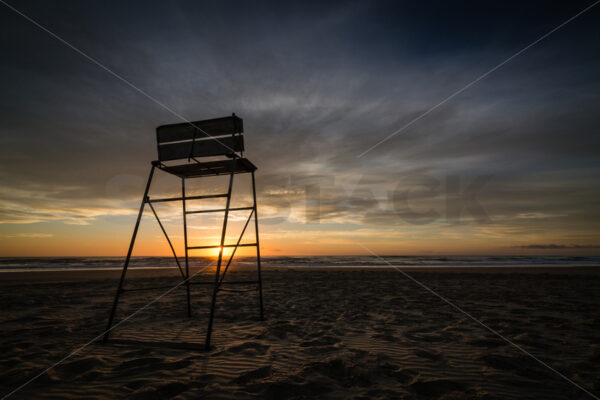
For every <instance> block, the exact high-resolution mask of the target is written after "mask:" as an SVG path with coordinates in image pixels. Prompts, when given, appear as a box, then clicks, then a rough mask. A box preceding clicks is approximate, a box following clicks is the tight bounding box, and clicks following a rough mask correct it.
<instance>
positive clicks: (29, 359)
mask: <svg viewBox="0 0 600 400" xmlns="http://www.w3.org/2000/svg"><path fill="white" fill-rule="evenodd" d="M405 270H406V271H407V272H408V273H409V274H411V275H412V276H414V277H415V278H416V279H418V280H419V281H420V282H422V283H423V284H425V285H427V286H428V287H430V288H432V289H433V290H435V291H436V292H437V293H439V294H440V295H442V296H444V297H445V298H447V299H448V300H450V301H452V302H453V303H454V304H456V305H457V306H459V307H460V308H462V309H464V310H465V311H467V312H468V313H470V314H471V315H473V316H474V317H475V318H477V319H479V320H480V321H482V322H483V323H485V324H486V325H488V326H489V327H491V328H493V329H495V330H497V331H498V332H499V333H500V334H502V335H504V336H505V337H506V338H508V339H509V340H511V341H513V342H514V343H515V344H517V345H519V346H521V347H522V348H523V349H525V350H526V351H528V352H530V353H531V354H533V355H535V356H536V357H538V358H539V359H540V360H542V361H543V362H545V363H547V364H548V365H550V366H551V367H552V368H554V369H556V370H557V371H559V372H561V373H562V374H564V375H565V376H566V377H568V378H569V379H572V380H573V381H574V382H576V383H577V384H579V385H581V386H582V387H584V388H586V389H587V390H589V391H590V392H592V393H595V394H596V395H597V394H599V393H600V379H599V378H600V375H599V372H598V371H599V370H600V316H599V314H598V309H599V308H598V306H599V305H600V269H597V268H594V267H589V268H556V267H555V268H527V269H519V268H472V267H471V268H454V269H423V268H418V269H414V268H413V269H411V268H407V269H405ZM253 274H255V272H254V271H251V272H250V271H248V272H247V271H244V270H240V269H238V270H234V271H232V277H231V279H233V278H240V279H244V278H252V277H253ZM118 275H119V271H58V272H12V273H2V275H1V278H0V279H1V288H2V289H1V292H0V293H1V299H2V313H1V316H2V317H1V326H2V329H1V331H2V335H1V343H0V350H1V351H2V368H1V370H0V395H2V396H4V395H6V394H8V393H9V392H10V391H11V390H13V389H15V388H16V387H18V386H19V385H21V384H22V383H24V382H25V381H27V379H28V378H30V377H32V376H34V375H35V374H37V373H39V372H41V371H42V370H44V369H45V368H47V367H48V366H50V365H52V364H54V363H55V362H57V361H58V360H60V359H61V358H62V357H64V356H65V355H67V354H69V353H70V352H71V351H73V350H74V349H76V348H78V347H79V346H81V345H83V344H85V343H86V342H88V341H89V340H91V339H92V338H94V337H95V336H97V335H99V334H100V333H101V332H102V331H103V330H104V328H105V324H106V319H107V316H108V312H109V307H110V304H111V301H112V298H113V295H114V291H115V288H116V283H117V279H118ZM200 275H201V276H199V277H198V278H199V279H203V278H206V279H207V280H209V279H211V275H210V271H206V272H203V273H201V274H200ZM234 275H235V276H234ZM263 279H264V299H265V316H266V320H265V321H262V322H261V321H258V318H257V317H258V309H257V303H256V297H257V295H256V292H244V293H236V292H233V293H232V292H222V293H219V301H218V309H217V313H216V319H215V330H214V335H213V345H214V347H213V348H212V349H211V350H210V351H208V352H205V351H203V350H202V344H203V340H204V334H205V330H206V321H207V316H208V305H209V290H210V289H209V288H208V287H202V286H200V285H199V286H194V287H193V289H192V294H193V297H192V301H193V317H192V318H188V317H187V316H186V313H185V291H184V290H183V289H176V290H175V291H174V292H172V293H171V294H169V295H167V296H165V297H164V298H162V299H161V300H159V301H158V302H156V303H155V304H153V305H151V306H150V307H148V308H147V309H145V310H144V311H142V312H140V313H139V314H137V315H135V316H134V317H133V318H131V319H130V320H129V321H127V322H126V323H124V324H123V325H121V326H119V327H117V328H116V329H115V331H114V335H113V336H112V338H111V340H110V341H109V342H108V343H107V344H102V343H101V342H96V343H93V344H91V345H89V346H88V347H86V348H85V349H83V350H82V351H81V352H80V353H78V354H76V355H74V356H73V357H71V358H69V359H68V360H66V361H65V362H63V363H61V364H60V365H59V366H57V367H56V368H53V369H51V370H50V371H48V372H47V373H46V374H44V375H43V376H42V377H40V378H39V379H37V380H36V381H35V382H33V383H31V384H29V385H27V386H26V387H24V388H23V389H21V390H20V391H18V392H17V393H15V394H14V395H12V396H11V397H10V398H14V399H64V398H68V399H80V398H81V399H114V398H130V399H168V398H177V399H195V398H210V399H234V398H235V399H237V398H264V399H281V398H297V399H303V398H337V399H345V398H356V399H389V398H405V399H417V398H443V399H506V398H512V399H517V398H518V399H587V398H591V397H590V396H589V395H588V394H586V393H585V392H583V391H582V390H581V389H579V388H577V387H576V386H574V385H573V384H571V383H569V382H567V381H566V380H565V379H563V378H561V377H560V376H559V375H558V374H556V373H555V372H552V371H551V370H549V369H548V368H546V367H544V366H542V365H541V364H540V363H538V362H536V361H535V360H534V359H532V358H531V357H528V356H526V355H525V354H523V353H522V352H520V351H519V350H518V349H516V348H515V347H513V346H511V345H509V344H507V343H506V342H505V341H503V340H501V339H500V338H498V337H497V336H495V335H494V334H492V333H490V332H489V331H487V330H485V329H484V328H483V327H482V326H480V325H478V324H477V323H476V322H474V321H472V320H471V319H469V318H468V317H467V316H465V315H464V314H461V313H460V312H458V311H457V310H455V309H454V308H452V307H451V306H449V305H448V304H446V303H444V302H443V301H442V300H440V299H439V298H438V297H436V296H434V295H432V294H431V293H429V292H428V291H427V290H425V289H423V288H422V287H420V286H419V285H417V284H416V283H414V282H412V281H411V280H409V279H407V278H406V277H405V276H403V275H402V274H401V273H399V272H397V271H395V270H393V269H364V268H363V269H321V270H318V269H310V268H267V269H265V271H264V275H263ZM176 283H177V275H176V271H175V270H166V271H164V270H133V271H131V273H130V274H129V275H128V281H127V287H130V288H133V287H144V286H156V285H175V284H176ZM163 291H164V290H163ZM163 291H154V292H129V293H125V295H124V296H123V302H122V304H121V306H120V308H119V312H118V315H117V318H118V319H119V320H120V319H121V318H123V317H125V316H126V315H129V314H131V313H132V312H134V311H135V310H136V309H138V308H139V307H141V306H142V305H144V304H145V303H147V302H148V301H150V300H151V299H152V298H154V297H156V296H157V295H159V294H160V293H161V292H163Z"/></svg>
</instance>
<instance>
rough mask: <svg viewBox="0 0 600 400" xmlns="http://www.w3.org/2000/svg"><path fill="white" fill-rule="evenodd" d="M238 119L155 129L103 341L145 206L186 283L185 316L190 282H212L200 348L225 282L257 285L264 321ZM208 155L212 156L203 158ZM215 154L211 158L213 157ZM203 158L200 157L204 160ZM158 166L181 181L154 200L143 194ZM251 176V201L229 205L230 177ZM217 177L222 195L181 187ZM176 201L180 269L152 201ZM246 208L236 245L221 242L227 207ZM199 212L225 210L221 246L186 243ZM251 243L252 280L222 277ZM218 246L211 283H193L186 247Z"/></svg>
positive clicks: (257, 244) (250, 167)
mask: <svg viewBox="0 0 600 400" xmlns="http://www.w3.org/2000/svg"><path fill="white" fill-rule="evenodd" d="M243 131H244V127H243V121H242V119H241V118H239V117H237V116H236V115H235V114H232V115H231V116H230V117H224V118H215V119H208V120H203V121H195V122H189V123H179V124H173V125H163V126H159V127H158V128H156V140H157V146H158V160H156V161H152V163H151V164H152V167H151V168H150V175H149V176H148V182H147V183H146V189H145V191H144V196H143V197H142V203H141V206H140V210H139V213H138V217H137V220H136V223H135V228H134V229H133V234H132V236H131V242H130V244H129V250H128V252H127V257H126V258H125V263H124V265H123V271H122V273H121V279H120V280H119V285H118V288H117V293H116V295H115V299H114V302H113V305H112V309H111V312H110V317H109V319H108V325H107V328H106V333H105V334H104V341H106V340H108V338H109V335H110V332H111V330H112V329H111V328H112V327H113V320H114V317H115V313H116V311H117V306H118V303H119V297H120V296H121V294H122V293H123V292H125V291H126V290H124V289H123V284H124V282H125V275H126V273H127V267H128V266H129V261H130V260H131V253H132V250H133V246H134V243H135V238H136V235H137V232H138V228H139V225H140V220H141V218H142V215H143V213H144V209H145V206H146V204H147V205H148V206H149V207H150V209H151V211H152V213H153V214H154V217H155V218H156V220H157V222H158V224H159V226H160V228H161V230H162V232H163V234H164V235H165V238H166V239H167V242H168V243H169V246H170V248H171V251H172V253H173V257H174V258H175V261H176V263H177V267H178V268H179V272H180V274H181V277H182V281H185V288H186V291H187V312H188V316H191V315H192V310H191V302H190V285H191V284H192V283H194V284H209V285H212V286H213V290H212V301H211V306H210V316H209V320H208V329H207V332H206V340H205V348H206V349H208V348H209V347H210V337H211V333H212V328H213V319H214V313H215V304H216V300H217V293H218V292H219V291H220V290H226V289H224V288H222V287H221V286H222V285H224V284H241V285H256V290H257V291H258V302H259V308H260V319H261V320H262V319H263V301H262V277H261V267H260V242H259V237H258V216H257V210H256V185H255V178H254V171H256V167H255V166H254V164H252V163H251V162H250V161H249V160H248V159H247V158H244V138H243V135H242V133H243ZM207 158H211V159H210V160H207ZM215 158H216V159H215ZM181 160H186V162H185V163H183V164H181V163H178V164H177V165H167V163H172V162H175V161H181ZM203 160H204V161H203ZM157 168H158V169H160V170H162V171H164V172H167V173H169V174H172V175H175V176H176V177H178V178H180V179H181V197H172V198H159V199H153V198H150V197H149V196H148V192H149V190H150V186H151V184H152V178H153V176H154V172H155V170H156V169H157ZM245 173H249V174H252V197H253V205H252V206H250V207H237V208H233V207H230V204H231V192H232V187H233V177H234V175H236V174H245ZM220 175H229V188H228V190H227V193H223V194H208V195H200V196H188V195H186V191H185V181H186V179H192V178H204V177H214V176H220ZM215 198H224V199H226V203H225V207H224V208H218V209H209V210H193V211H188V210H187V207H186V206H187V204H186V202H187V201H189V200H202V199H215ZM170 201H177V202H181V205H182V208H183V232H184V243H185V271H184V269H183V268H182V266H181V264H180V262H179V259H178V258H177V255H176V253H175V249H174V247H173V244H172V243H171V240H170V239H169V236H168V235H167V232H166V230H165V229H164V226H163V225H162V223H161V221H160V219H159V218H158V214H157V213H156V210H155V209H154V206H153V205H152V204H153V203H158V202H170ZM242 210H249V211H250V214H249V215H248V219H247V220H246V223H245V225H244V228H243V229H242V232H241V234H240V236H239V238H238V240H237V242H236V243H235V244H230V243H225V238H226V233H227V219H228V217H229V212H230V211H242ZM198 213H224V218H223V228H222V231H221V241H220V244H214V245H205V246H196V245H194V246H189V245H188V231H187V216H188V215H189V214H198ZM252 218H253V219H254V228H255V235H256V240H255V242H253V243H241V240H242V238H243V236H244V233H245V232H246V228H247V227H248V224H249V222H250V220H251V219H252ZM245 246H253V247H256V265H257V270H258V276H257V280H255V281H254V280H251V281H225V274H226V273H227V270H228V269H229V266H230V264H231V261H232V260H233V257H234V256H235V253H236V250H237V249H238V247H245ZM226 247H231V248H233V251H232V253H231V255H230V257H229V260H228V261H227V264H226V266H225V268H224V270H223V273H221V267H222V264H223V249H224V248H226ZM211 248H213V249H221V250H220V251H219V255H218V258H217V265H216V272H215V279H214V282H192V281H191V278H190V271H189V251H190V250H196V249H211ZM152 289H159V288H137V289H132V290H136V291H137V290H152Z"/></svg>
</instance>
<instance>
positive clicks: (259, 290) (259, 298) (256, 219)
mask: <svg viewBox="0 0 600 400" xmlns="http://www.w3.org/2000/svg"><path fill="white" fill-rule="evenodd" d="M252 197H253V198H254V233H255V234H256V265H257V267H258V302H259V306H260V320H261V321H262V320H264V319H265V317H264V312H263V293H262V275H261V270H260V269H261V268H260V240H259V238H258V236H259V235H258V211H257V206H256V183H255V180H254V172H252Z"/></svg>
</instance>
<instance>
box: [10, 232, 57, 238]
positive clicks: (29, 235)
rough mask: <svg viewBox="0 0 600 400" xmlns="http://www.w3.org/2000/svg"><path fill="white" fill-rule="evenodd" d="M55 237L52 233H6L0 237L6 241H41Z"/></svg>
mask: <svg viewBox="0 0 600 400" xmlns="http://www.w3.org/2000/svg"><path fill="white" fill-rule="evenodd" d="M53 236H54V235H53V234H52V233H6V234H3V235H0V237H2V238H5V239H16V238H22V239H41V238H51V237H53Z"/></svg>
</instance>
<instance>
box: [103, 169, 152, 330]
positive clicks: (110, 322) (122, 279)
mask: <svg viewBox="0 0 600 400" xmlns="http://www.w3.org/2000/svg"><path fill="white" fill-rule="evenodd" d="M154 168H155V166H154V165H152V168H151V169H150V175H149V176H148V182H147V183H146V190H144V197H143V198H142V204H141V205H140V211H139V213H138V217H137V220H136V222H135V228H133V234H132V235H131V242H130V243H129V250H128V251H127V257H126V258H125V264H123V271H122V272H121V279H120V280H119V286H118V287H117V293H116V294H115V299H114V301H113V305H112V309H111V310H110V317H109V318H108V324H107V325H106V332H105V333H104V337H103V339H102V340H103V341H104V342H106V341H107V340H108V337H109V336H110V331H111V328H112V324H113V319H114V318H115V313H116V312H117V305H118V303H119V296H120V295H121V291H122V289H123V283H124V282H125V275H126V273H127V267H129V261H130V260H131V253H132V252H133V245H134V243H135V238H136V236H137V232H138V229H139V227H140V221H141V219H142V214H143V213H144V207H145V205H146V201H147V199H148V191H149V190H150V184H151V183H152V177H153V176H154Z"/></svg>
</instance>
